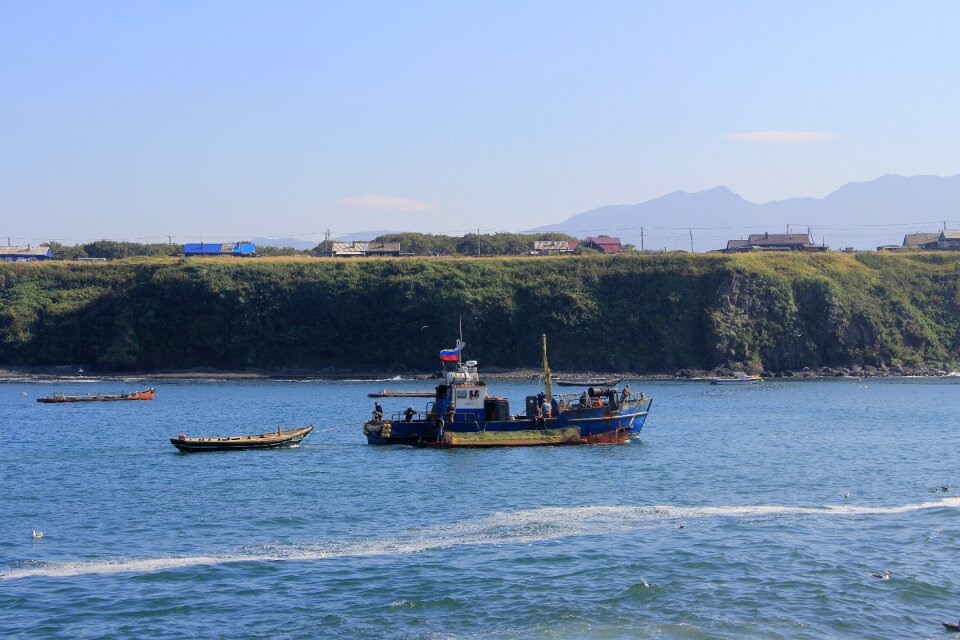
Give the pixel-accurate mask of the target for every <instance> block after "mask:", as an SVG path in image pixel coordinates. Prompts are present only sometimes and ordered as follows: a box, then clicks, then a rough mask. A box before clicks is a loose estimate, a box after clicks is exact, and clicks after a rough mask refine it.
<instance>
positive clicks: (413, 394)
mask: <svg viewBox="0 0 960 640" xmlns="http://www.w3.org/2000/svg"><path fill="white" fill-rule="evenodd" d="M435 393H436V392H435V391H391V390H390V389H384V390H383V391H374V392H373V393H368V394H367V397H368V398H432V397H433V396H434V394H435Z"/></svg>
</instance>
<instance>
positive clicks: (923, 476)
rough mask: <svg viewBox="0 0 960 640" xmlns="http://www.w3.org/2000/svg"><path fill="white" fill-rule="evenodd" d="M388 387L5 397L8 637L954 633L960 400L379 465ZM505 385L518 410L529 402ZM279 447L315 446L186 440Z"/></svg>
mask: <svg viewBox="0 0 960 640" xmlns="http://www.w3.org/2000/svg"><path fill="white" fill-rule="evenodd" d="M148 385H153V386H156V387H157V389H158V392H157V398H156V400H154V401H152V402H123V403H92V404H85V405H42V404H38V403H37V402H36V401H35V400H36V398H37V397H38V396H40V395H48V394H50V393H52V392H54V391H58V390H63V391H66V392H68V393H69V392H88V391H103V392H114V391H120V390H127V391H132V390H135V389H139V388H143V387H146V386H148ZM384 386H388V387H390V388H406V389H416V388H420V389H423V388H426V387H427V386H428V385H426V384H424V383H417V382H394V381H390V382H366V383H364V382H320V381H311V382H283V381H267V382H260V381H258V382H207V381H177V382H167V381H156V382H151V381H148V380H147V381H145V380H135V381H124V382H120V381H89V382H86V383H77V382H69V383H60V384H53V383H45V384H39V383H32V382H31V383H27V382H24V383H19V382H11V383H6V384H0V426H2V435H3V446H2V447H0V636H2V637H4V638H34V637H37V638H41V637H42V638H54V637H57V638H147V637H157V638H160V637H162V638H264V637H275V638H864V637H868V638H898V639H899V638H908V637H909V638H919V637H937V638H939V637H943V631H942V629H941V627H940V625H939V623H938V621H939V620H941V619H943V620H954V621H956V620H957V618H958V617H960V572H958V571H957V568H958V566H960V565H958V558H960V497H958V496H960V471H958V463H957V458H958V452H960V425H958V416H960V379H940V380H919V379H888V380H882V381H864V382H856V381H852V380H836V381H773V382H766V383H764V384H762V385H757V386H753V387H716V386H710V385H707V384H706V383H698V382H649V383H636V382H634V383H632V384H631V387H633V388H634V389H637V388H638V387H639V388H641V389H643V390H645V391H646V392H647V393H648V394H650V395H653V396H654V398H655V400H654V405H653V409H652V412H651V414H650V418H649V420H648V421H647V423H646V425H645V427H644V429H643V433H642V434H641V437H640V439H639V440H635V441H633V442H631V443H630V444H627V445H619V446H618V445H601V446H592V447H556V448H529V449H495V450H459V451H436V450H419V449H412V448H403V447H374V446H368V445H367V444H365V440H364V438H363V435H362V432H361V423H362V421H363V420H364V419H365V418H366V417H367V416H368V415H369V413H370V410H371V409H372V400H369V399H367V397H366V394H367V393H368V392H370V391H373V390H376V389H379V388H382V387H384ZM491 386H492V392H493V393H496V394H498V395H505V396H508V397H510V398H511V401H512V406H513V407H514V410H515V411H517V410H520V407H522V400H523V397H524V396H525V395H526V394H527V393H528V392H531V391H532V390H535V384H531V383H520V382H497V381H493V382H491ZM425 402H426V400H423V399H402V398H401V399H387V400H385V401H383V403H384V407H385V409H386V410H387V412H388V413H390V412H393V411H400V410H402V409H404V408H406V406H408V405H411V404H412V405H414V406H416V407H421V406H422V405H423V404H424V403H425ZM278 424H283V425H284V426H285V427H293V426H301V425H305V424H314V425H316V427H317V430H316V431H315V432H314V433H313V434H312V435H311V436H310V437H309V438H308V439H307V440H306V441H305V443H304V444H303V445H302V446H300V447H299V448H295V449H286V450H274V451H247V452H229V453H206V454H183V453H179V452H177V451H176V450H175V449H174V448H173V447H172V446H171V445H170V444H169V442H168V438H170V437H173V436H176V435H177V434H178V433H182V432H183V433H187V434H188V435H194V436H201V435H231V434H243V433H258V432H263V431H268V430H272V429H276V427H277V425H278ZM940 486H945V487H946V486H949V490H947V491H942V490H939V489H938V490H937V491H936V492H933V491H931V489H933V488H937V487H940ZM845 494H849V496H848V497H845ZM33 529H37V530H42V531H44V532H45V536H44V537H43V538H42V539H41V540H37V541H34V540H32V537H31V530H33ZM885 571H886V572H889V579H881V578H877V577H873V576H871V575H870V574H871V573H874V572H876V573H881V572H885Z"/></svg>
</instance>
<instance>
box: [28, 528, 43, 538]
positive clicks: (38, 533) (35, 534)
mask: <svg viewBox="0 0 960 640" xmlns="http://www.w3.org/2000/svg"><path fill="white" fill-rule="evenodd" d="M31 535H32V536H33V539H34V540H39V539H41V538H42V537H43V531H37V530H36V529H34V530H33V531H32V532H31Z"/></svg>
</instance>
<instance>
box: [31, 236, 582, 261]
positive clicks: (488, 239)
mask: <svg viewBox="0 0 960 640" xmlns="http://www.w3.org/2000/svg"><path fill="white" fill-rule="evenodd" d="M537 240H563V241H576V240H577V239H576V238H574V237H573V236H568V235H566V234H563V233H530V234H527V233H490V234H476V233H468V234H466V235H464V236H447V235H440V234H432V233H389V234H386V235H382V236H377V237H376V238H373V239H372V241H373V242H399V243H400V249H401V251H403V253H409V254H413V255H415V256H476V255H481V256H519V255H524V254H526V253H529V252H530V250H531V249H532V248H533V243H534V241H537ZM243 242H249V241H247V240H244V241H243ZM47 245H48V246H49V247H50V251H51V253H53V257H54V258H56V259H58V260H76V259H78V258H105V259H107V260H118V259H121V258H134V257H142V256H171V255H181V254H183V248H184V245H182V244H168V243H140V242H121V241H118V240H97V241H95V242H88V243H86V244H77V245H72V246H71V245H64V244H61V243H59V242H55V241H51V242H48V243H47ZM327 251H329V246H328V244H327V242H326V241H324V242H321V243H320V244H318V245H317V246H316V247H314V248H313V249H307V250H302V251H301V250H298V249H294V248H292V247H271V246H267V245H261V244H258V245H257V255H258V256H266V257H270V256H311V255H321V254H323V253H324V252H327ZM582 252H583V253H590V252H592V251H591V250H590V249H586V248H583V249H582Z"/></svg>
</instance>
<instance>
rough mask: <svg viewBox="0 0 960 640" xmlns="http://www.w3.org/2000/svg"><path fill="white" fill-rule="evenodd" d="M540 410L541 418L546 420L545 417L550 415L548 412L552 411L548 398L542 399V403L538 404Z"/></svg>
mask: <svg viewBox="0 0 960 640" xmlns="http://www.w3.org/2000/svg"><path fill="white" fill-rule="evenodd" d="M540 411H542V412H543V419H544V420H545V421H546V420H547V418H549V417H550V413H551V411H552V409H551V407H550V401H549V400H547V399H544V401H543V404H542V405H540Z"/></svg>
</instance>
